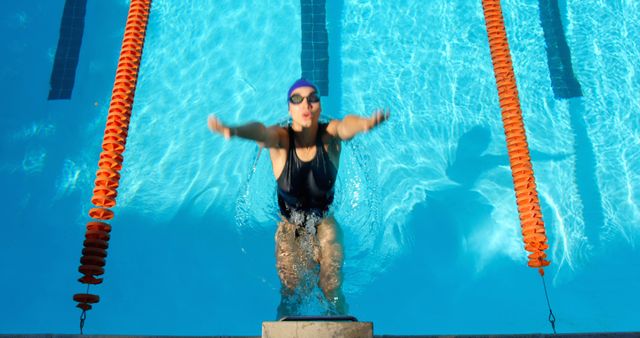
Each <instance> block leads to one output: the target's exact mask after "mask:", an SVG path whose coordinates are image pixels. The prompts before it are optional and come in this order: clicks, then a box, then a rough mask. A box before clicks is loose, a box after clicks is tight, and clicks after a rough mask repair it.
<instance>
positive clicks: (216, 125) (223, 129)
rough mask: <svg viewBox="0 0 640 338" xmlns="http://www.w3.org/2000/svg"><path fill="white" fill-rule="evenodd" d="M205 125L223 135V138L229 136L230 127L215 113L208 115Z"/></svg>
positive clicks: (228, 137)
mask: <svg viewBox="0 0 640 338" xmlns="http://www.w3.org/2000/svg"><path fill="white" fill-rule="evenodd" d="M207 125H208V126H209V129H210V130H211V131H212V132H214V133H218V134H220V135H222V136H224V138H225V139H227V140H228V139H230V138H231V128H229V127H227V126H225V125H224V124H223V123H222V122H220V120H219V119H218V118H217V117H216V116H215V115H209V118H208V119H207Z"/></svg>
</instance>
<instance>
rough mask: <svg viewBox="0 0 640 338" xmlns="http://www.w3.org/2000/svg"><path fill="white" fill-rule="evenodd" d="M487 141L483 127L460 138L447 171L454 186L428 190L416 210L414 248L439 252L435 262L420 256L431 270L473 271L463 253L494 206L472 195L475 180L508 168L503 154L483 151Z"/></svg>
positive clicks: (544, 157) (551, 157) (543, 157)
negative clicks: (423, 200)
mask: <svg viewBox="0 0 640 338" xmlns="http://www.w3.org/2000/svg"><path fill="white" fill-rule="evenodd" d="M490 141H491V132H490V130H489V129H488V128H485V127H480V126H476V127H473V128H472V129H470V130H469V131H468V132H466V133H464V134H463V135H462V136H461V137H460V139H459V140H458V145H457V149H456V156H455V160H454V161H453V162H452V163H451V164H450V165H449V166H448V167H447V169H446V175H447V176H448V178H449V179H450V180H451V181H453V182H455V183H457V184H456V185H455V186H453V187H450V188H448V189H443V190H436V191H430V192H428V193H427V196H428V198H427V200H426V201H425V202H424V203H421V204H419V205H417V206H416V210H415V212H414V219H412V220H411V224H414V225H415V226H414V236H415V239H414V240H415V247H416V248H417V249H416V250H420V248H429V251H435V252H437V253H438V259H437V260H434V259H432V258H431V257H427V256H426V255H418V257H421V258H420V259H424V261H423V262H422V263H423V264H425V267H428V268H429V269H437V270H439V271H452V272H453V271H454V270H458V269H460V268H466V269H469V268H473V266H471V265H470V262H472V261H473V260H471V259H469V257H468V256H467V255H466V254H467V253H469V249H468V247H469V246H468V243H469V239H470V236H472V234H473V229H474V227H476V226H479V225H481V224H484V223H485V222H489V221H490V220H491V214H492V212H493V210H494V209H495V208H496V207H498V206H494V205H492V203H491V201H489V200H488V199H487V198H486V197H485V196H483V195H482V194H481V193H479V192H478V191H476V188H477V187H476V184H477V181H478V180H479V179H480V178H481V177H482V176H483V175H484V174H485V173H487V172H489V171H490V170H492V169H494V168H497V167H499V166H509V165H510V163H509V157H508V155H507V154H504V155H492V154H486V153H485V152H486V150H487V149H488V147H489V143H490ZM531 155H532V156H533V157H536V160H538V161H557V160H562V159H565V158H566V157H567V156H569V154H546V153H542V152H532V154H531ZM509 179H510V178H509ZM509 182H510V183H509V184H510V186H511V187H512V183H511V181H509ZM445 275H446V274H445Z"/></svg>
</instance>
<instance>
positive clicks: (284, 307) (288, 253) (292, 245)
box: [275, 221, 301, 319]
mask: <svg viewBox="0 0 640 338" xmlns="http://www.w3.org/2000/svg"><path fill="white" fill-rule="evenodd" d="M295 230H296V226H295V225H293V224H291V223H289V222H287V221H282V222H280V223H278V230H277V231H276V237H275V239H276V268H277V270H278V277H280V283H281V285H282V287H281V290H280V295H281V298H280V305H279V306H278V313H277V318H276V319H280V318H282V317H285V316H292V315H297V314H298V307H299V305H300V303H301V299H300V297H299V295H297V293H296V291H295V290H296V287H297V286H298V284H299V283H300V274H299V271H298V270H299V268H298V265H299V264H298V257H299V256H300V253H299V251H300V246H299V245H298V242H297V241H296V236H295Z"/></svg>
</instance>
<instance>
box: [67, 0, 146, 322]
mask: <svg viewBox="0 0 640 338" xmlns="http://www.w3.org/2000/svg"><path fill="white" fill-rule="evenodd" d="M150 9H151V0H131V4H130V5H129V14H128V16H127V23H126V26H125V30H124V38H123V41H122V48H121V51H120V59H119V61H118V68H117V70H116V78H115V83H114V85H113V91H112V95H111V103H110V105H109V112H108V115H107V123H106V128H105V132H104V138H103V141H102V153H100V159H99V161H98V167H99V169H98V171H97V172H96V180H95V187H94V189H93V197H92V198H91V203H92V204H93V205H94V206H95V208H92V209H91V210H89V216H90V217H91V218H93V219H94V220H95V221H91V222H88V223H87V230H86V233H85V240H84V243H83V245H84V248H83V249H82V257H81V258H80V264H81V265H80V268H79V269H78V270H79V271H80V272H81V273H82V274H83V276H82V277H81V278H80V279H78V281H79V282H80V283H83V284H87V292H86V293H79V294H75V295H74V296H73V300H74V301H76V302H78V305H77V307H79V308H80V309H82V315H81V320H80V333H81V334H82V328H83V325H84V319H85V318H86V311H87V310H90V309H91V304H95V303H97V302H99V301H100V297H99V296H98V295H94V294H90V293H89V286H91V285H95V284H100V283H102V278H98V277H97V276H101V275H103V274H104V266H105V264H106V262H105V258H106V257H107V248H108V247H109V237H110V235H109V233H110V232H111V225H109V224H108V223H105V222H104V221H107V220H110V219H112V218H113V211H112V210H110V208H113V207H114V206H115V205H116V196H117V191H116V189H117V188H118V183H119V181H120V173H119V171H120V170H121V169H122V160H123V157H122V153H123V152H124V149H125V144H126V141H127V133H128V130H129V121H130V120H131V109H132V106H133V98H134V95H135V89H136V82H137V80H138V71H139V69H140V59H141V56H142V47H143V45H144V38H145V35H146V30H147V23H148V20H149V11H150Z"/></svg>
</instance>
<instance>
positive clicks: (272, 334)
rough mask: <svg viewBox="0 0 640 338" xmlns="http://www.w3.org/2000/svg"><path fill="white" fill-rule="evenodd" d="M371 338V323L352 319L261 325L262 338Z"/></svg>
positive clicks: (299, 319) (296, 319) (287, 319)
mask: <svg viewBox="0 0 640 338" xmlns="http://www.w3.org/2000/svg"><path fill="white" fill-rule="evenodd" d="M334 337H340V338H373V323H371V322H358V321H357V320H356V319H355V318H354V317H350V316H347V317H343V316H339V317H331V316H329V317H285V318H283V319H281V320H280V321H277V322H263V323H262V338H334Z"/></svg>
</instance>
